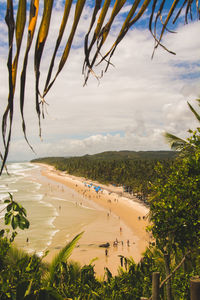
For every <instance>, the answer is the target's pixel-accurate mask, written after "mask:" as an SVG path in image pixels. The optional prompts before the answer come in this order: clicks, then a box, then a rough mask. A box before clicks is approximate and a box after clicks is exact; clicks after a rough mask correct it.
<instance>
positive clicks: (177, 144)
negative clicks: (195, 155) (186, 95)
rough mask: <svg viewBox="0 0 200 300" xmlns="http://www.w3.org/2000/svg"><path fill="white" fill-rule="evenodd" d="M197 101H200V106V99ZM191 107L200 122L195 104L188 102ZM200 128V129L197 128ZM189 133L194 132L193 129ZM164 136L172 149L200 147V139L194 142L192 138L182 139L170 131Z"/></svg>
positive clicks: (199, 115)
mask: <svg viewBox="0 0 200 300" xmlns="http://www.w3.org/2000/svg"><path fill="white" fill-rule="evenodd" d="M196 101H197V102H198V106H199V107H200V99H196ZM187 104H188V106H189V109H190V110H191V112H192V113H193V115H194V116H195V118H196V119H197V121H198V122H199V123H200V114H199V113H198V112H197V111H196V110H195V109H194V108H193V106H192V105H191V104H190V103H189V102H187ZM197 130H198V129H197ZM189 133H192V130H189ZM164 137H165V139H166V140H167V142H168V143H169V144H170V146H171V149H174V150H182V149H183V148H185V147H187V146H188V147H189V148H191V147H192V148H194V147H197V146H198V147H199V146H200V141H194V142H192V141H191V140H188V139H186V140H184V139H181V138H179V137H177V136H175V135H173V134H171V133H169V132H165V133H164Z"/></svg>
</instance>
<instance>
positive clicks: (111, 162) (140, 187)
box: [32, 151, 177, 202]
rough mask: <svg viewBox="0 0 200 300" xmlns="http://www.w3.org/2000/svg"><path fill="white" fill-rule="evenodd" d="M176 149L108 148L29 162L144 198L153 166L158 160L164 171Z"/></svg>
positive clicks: (148, 188)
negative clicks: (117, 187)
mask: <svg viewBox="0 0 200 300" xmlns="http://www.w3.org/2000/svg"><path fill="white" fill-rule="evenodd" d="M176 155H177V153H176V152H175V151H139V152H135V151H108V152H103V153H98V154H94V155H84V156H80V157H68V158H66V157H46V158H40V159H36V160H32V162H39V163H46V164H50V165H53V166H54V167H55V168H56V169H57V170H60V171H64V172H66V173H68V174H71V175H75V176H80V177H85V178H86V179H89V180H96V181H98V182H100V183H105V184H114V185H116V186H123V187H124V191H125V192H129V193H132V194H135V195H136V196H137V197H138V198H140V199H141V200H143V201H145V202H146V201H147V198H148V194H149V193H150V191H151V183H153V182H155V180H156V178H157V173H156V171H155V166H156V165H157V164H158V163H160V164H162V165H163V166H164V168H165V170H166V173H167V172H168V170H169V167H170V165H171V164H173V161H174V159H175V157H176Z"/></svg>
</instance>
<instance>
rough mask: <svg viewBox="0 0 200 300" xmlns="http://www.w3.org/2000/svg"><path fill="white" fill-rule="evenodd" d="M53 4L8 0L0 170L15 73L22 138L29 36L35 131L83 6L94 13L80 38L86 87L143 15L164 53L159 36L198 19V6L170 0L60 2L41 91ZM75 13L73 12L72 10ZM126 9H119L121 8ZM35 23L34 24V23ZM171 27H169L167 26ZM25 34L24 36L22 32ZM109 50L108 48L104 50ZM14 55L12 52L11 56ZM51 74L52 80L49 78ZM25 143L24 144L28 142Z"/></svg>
mask: <svg viewBox="0 0 200 300" xmlns="http://www.w3.org/2000/svg"><path fill="white" fill-rule="evenodd" d="M56 2H58V1H53V0H44V2H43V3H42V4H41V2H39V0H31V1H30V2H29V1H26V0H19V1H18V4H16V5H14V3H13V1H12V0H7V11H6V16H5V22H6V24H7V27H8V59H7V66H8V74H9V93H8V103H7V107H6V109H5V112H4V115H3V118H2V138H3V144H4V149H3V151H2V154H1V157H2V167H1V171H0V173H1V172H2V170H3V167H4V165H5V162H6V159H7V156H8V151H9V145H10V140H11V132H12V122H13V114H14V95H15V87H16V78H17V72H18V71H19V72H21V76H20V110H21V117H22V129H23V132H24V136H25V139H26V140H27V137H26V124H25V119H24V102H25V86H26V72H27V65H28V57H29V51H30V49H31V47H33V46H32V44H33V40H34V35H36V42H35V52H34V53H35V54H34V69H35V98H36V100H35V101H36V112H37V114H38V119H39V127H41V126H40V119H41V116H44V111H43V107H44V104H45V96H46V95H47V93H48V92H49V90H50V89H51V87H52V86H53V84H54V82H55V80H56V78H57V77H58V75H59V73H60V72H61V71H62V69H63V67H64V65H65V63H66V61H67V59H68V57H69V53H70V50H71V49H72V47H73V41H74V38H75V35H76V33H77V26H78V24H79V22H80V19H81V17H82V15H83V10H84V8H85V7H87V6H90V7H91V6H92V8H93V13H92V15H91V19H90V24H89V28H88V32H87V34H86V35H85V37H84V39H83V45H84V53H85V59H84V62H83V74H84V82H85V84H86V83H87V80H88V78H89V75H90V74H93V75H95V76H96V77H97V78H99V76H97V75H96V74H95V66H96V65H98V64H100V63H102V62H105V64H106V66H105V70H104V71H107V69H108V67H109V65H110V64H111V58H112V56H113V55H114V53H115V50H116V48H117V46H118V45H119V43H120V42H121V41H122V40H123V38H124V37H125V36H126V34H127V33H128V31H129V30H130V29H131V28H132V27H134V26H135V24H137V22H138V21H139V20H141V19H142V18H144V16H147V18H148V25H147V26H148V27H149V30H150V32H151V34H152V36H153V38H154V40H155V46H154V50H155V49H156V48H157V47H158V46H161V47H163V48H164V49H165V50H167V51H169V52H170V53H173V54H174V52H172V51H171V50H169V49H167V48H166V47H165V45H163V43H162V38H163V35H164V33H165V32H166V31H171V32H172V29H173V27H174V24H175V23H176V22H177V20H178V19H180V18H181V16H182V14H185V23H187V22H188V20H189V19H192V18H193V17H194V16H195V18H197V19H199V4H198V1H194V0H185V1H183V2H182V1H180V0H174V1H172V2H170V4H169V1H166V0H143V1H142V0H134V1H128V0H115V1H111V0H105V1H102V0H96V1H94V4H91V1H86V0H77V1H74V2H73V1H72V0H66V1H65V3H63V4H62V5H63V16H62V20H61V22H60V28H59V32H58V33H57V38H55V40H54V41H51V42H52V45H53V44H54V45H53V47H54V51H53V54H52V58H51V60H50V61H49V69H48V71H47V75H46V82H45V85H44V88H43V89H42V88H41V87H40V71H41V70H40V64H41V60H42V58H43V50H44V48H45V44H46V41H47V39H48V33H49V30H51V29H50V24H51V16H52V14H53V13H54V9H55V4H56ZM74 6H75V9H74V10H73V9H72V8H74ZM124 8H126V9H125V10H124V11H125V12H124V11H123V9H124ZM27 10H29V21H28V24H27ZM120 14H122V18H121V29H120V30H119V32H116V37H115V41H114V43H113V45H112V46H111V47H110V48H108V49H107V50H104V53H102V49H103V47H104V49H106V41H107V38H108V36H109V34H110V33H111V32H112V31H113V28H115V27H114V26H115V21H116V19H117V17H118V16H119V15H120ZM71 15H73V22H72V24H71V25H70V27H71V28H68V30H69V36H68V37H66V36H65V34H64V33H65V29H66V26H68V23H69V17H70V16H71ZM38 22H40V24H39V26H37V23H38ZM168 27H170V28H168ZM25 31H27V35H24V32H25ZM24 39H27V42H26V43H27V44H26V50H25V54H24V58H23V65H22V69H21V70H18V62H19V58H20V54H21V51H20V50H21V45H22V41H23V40H24ZM61 41H63V42H64V45H65V46H64V47H60V45H61ZM107 47H109V46H107ZM14 52H15V53H14ZM56 57H57V58H58V60H59V63H58V68H57V69H56V70H54V69H55V65H54V63H55V58H56ZM53 70H54V71H55V76H54V77H53V76H52V74H53V73H52V72H53ZM27 142H28V140H27Z"/></svg>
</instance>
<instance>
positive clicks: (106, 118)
mask: <svg viewBox="0 0 200 300" xmlns="http://www.w3.org/2000/svg"><path fill="white" fill-rule="evenodd" d="M61 2H62V1H57V2H56V3H57V4H56V9H55V10H54V13H53V15H52V23H51V29H50V34H49V41H48V43H47V45H46V47H45V51H44V55H43V58H42V65H41V85H40V87H41V89H42V88H43V85H44V79H45V76H46V75H47V70H48V64H49V62H50V60H51V55H52V51H53V41H55V37H56V32H57V31H58V30H59V21H60V18H61V16H62V14H61V10H62V9H61V7H62V6H61ZM2 5H3V1H2V0H0V6H1V7H3V6H2ZM128 8H129V6H128V5H127V6H125V7H124V8H123V10H122V14H121V15H120V16H119V17H118V18H117V20H116V23H115V27H114V30H113V32H112V34H111V36H110V38H109V41H108V45H107V47H106V48H105V51H106V49H107V50H108V49H109V45H111V43H112V41H113V39H114V37H115V36H116V35H115V34H116V32H117V31H118V30H119V26H120V22H121V20H122V19H123V13H125V12H126V11H127V9H128ZM3 13H4V10H3V9H1V13H0V14H1V15H0V41H1V43H0V82H1V89H0V99H1V106H0V116H2V114H3V111H4V109H5V107H6V102H7V96H8V83H7V81H8V75H7V69H6V60H7V51H8V50H7V28H6V25H5V23H4V20H3ZM90 16H91V7H90V6H87V7H86V8H85V10H84V13H83V17H82V19H81V22H80V24H79V26H78V34H77V36H76V38H75V43H74V46H73V49H72V51H71V52H70V56H69V60H68V62H67V63H66V65H65V67H64V69H63V70H62V72H61V73H60V74H59V76H58V78H57V80H56V82H55V84H54V86H53V87H52V89H51V90H50V92H49V94H48V95H47V96H46V101H47V103H48V105H46V111H45V119H44V120H42V139H40V137H39V135H38V132H39V128H38V122H37V115H36V112H35V93H34V85H35V83H34V76H35V75H34V66H33V55H34V54H33V49H34V47H32V48H33V49H32V52H31V53H30V58H29V66H28V74H27V86H26V96H25V97H26V99H25V100H26V103H25V119H26V122H27V136H28V139H29V142H30V143H31V145H32V146H33V148H34V150H35V153H33V152H32V151H31V149H30V148H29V146H28V145H27V143H26V142H25V140H24V137H23V133H22V129H21V118H20V113H19V77H18V83H17V87H16V95H15V116H14V124H13V132H12V141H11V146H10V153H9V157H8V159H9V160H18V161H20V160H31V159H34V158H37V157H43V156H77V155H85V154H94V153H99V152H103V151H109V150H117V151H118V150H134V151H140V150H142V151H145V150H169V149H170V147H169V145H168V144H167V143H166V141H165V140H164V138H163V133H164V132H165V131H167V132H170V133H173V134H175V135H177V136H180V137H182V138H186V137H187V136H188V135H187V130H188V129H189V128H191V129H195V128H196V127H197V125H198V123H197V122H196V120H195V119H194V117H193V115H192V113H191V112H190V110H189V109H188V106H187V101H189V102H190V103H191V104H192V105H194V107H196V103H195V99H196V98H197V97H200V75H199V74H200V72H199V71H200V52H199V49H200V40H199V38H198V36H199V31H200V22H197V21H194V22H192V23H189V24H187V25H184V24H182V23H179V24H178V27H177V28H176V31H177V33H166V34H165V36H164V39H163V42H164V44H165V45H166V46H167V47H168V48H169V49H170V50H172V51H174V52H176V55H172V54H170V53H168V52H166V51H164V50H163V49H162V48H158V49H157V51H156V52H155V55H154V58H153V59H151V55H152V52H153V47H154V40H153V38H152V36H151V34H150V33H149V31H148V29H147V28H145V27H144V25H143V24H144V23H145V20H146V19H147V18H148V14H146V15H145V16H144V18H143V20H142V22H140V23H139V24H138V25H137V26H136V27H134V29H132V30H131V31H129V33H128V34H127V36H126V37H125V38H124V40H123V41H122V42H121V44H119V46H118V48H117V50H116V52H115V55H114V56H113V58H112V63H113V65H114V66H110V67H109V69H108V71H107V72H106V73H105V74H104V76H103V77H102V78H101V79H100V80H99V81H98V80H97V79H96V78H95V77H94V76H90V78H89V80H88V83H87V86H84V87H83V83H84V77H83V75H82V64H83V61H84V51H83V37H84V34H85V32H87V29H88V26H89V18H90ZM24 48H25V44H24V45H22V58H23V49H24ZM20 66H21V61H20V63H19V67H20ZM102 69H103V65H102V66H99V67H98V68H96V69H95V71H96V72H97V74H100V73H101V70H102ZM19 70H20V69H19ZM19 74H20V72H19ZM19 74H18V75H19ZM0 147H1V149H2V143H0Z"/></svg>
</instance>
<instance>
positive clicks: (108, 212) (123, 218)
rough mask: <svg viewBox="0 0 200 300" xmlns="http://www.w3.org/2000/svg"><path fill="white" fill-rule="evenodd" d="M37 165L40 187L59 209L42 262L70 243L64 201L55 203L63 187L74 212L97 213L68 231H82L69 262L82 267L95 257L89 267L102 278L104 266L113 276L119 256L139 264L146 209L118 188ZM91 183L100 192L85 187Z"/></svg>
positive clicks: (144, 239) (144, 243)
mask: <svg viewBox="0 0 200 300" xmlns="http://www.w3.org/2000/svg"><path fill="white" fill-rule="evenodd" d="M38 165H39V166H40V176H41V178H40V180H41V179H42V180H43V181H44V182H43V184H44V183H46V185H48V188H49V193H50V192H51V193H55V194H56V195H57V201H56V200H55V201H54V203H52V204H53V205H54V206H57V208H58V210H59V214H58V216H57V217H56V219H55V221H54V225H55V228H56V229H57V230H58V231H57V233H56V234H55V235H54V237H53V239H52V241H51V244H50V245H49V247H48V250H49V254H48V255H47V257H46V258H45V260H46V261H48V262H50V261H51V259H52V258H53V256H54V255H55V254H56V253H57V252H58V251H59V250H60V249H61V248H62V247H64V246H65V245H66V242H68V241H69V240H71V237H70V239H69V234H68V232H69V228H66V224H65V223H66V209H67V207H66V204H65V201H62V202H61V201H59V195H61V194H62V197H63V196H64V195H65V190H64V188H63V187H67V188H68V189H70V191H71V192H72V197H74V201H75V202H74V203H75V205H76V206H77V211H78V209H81V207H88V208H90V209H96V211H97V213H96V215H95V219H93V220H91V221H90V222H89V221H88V223H87V224H81V220H80V228H72V230H73V231H74V233H76V234H78V233H80V232H81V231H84V234H83V236H82V237H81V239H80V240H79V242H78V244H77V247H76V248H75V249H74V250H73V252H72V255H71V256H70V259H72V260H75V261H79V262H80V264H81V265H83V264H89V263H90V262H91V260H92V259H94V258H97V259H96V260H95V261H94V262H93V264H94V265H95V267H94V269H95V272H96V275H97V276H98V277H102V276H103V274H104V270H105V267H107V268H108V269H109V270H110V271H111V272H112V274H113V275H115V274H117V270H118V267H119V266H120V256H125V257H132V258H133V259H134V261H135V262H139V260H140V259H141V254H142V253H143V252H144V250H145V248H146V246H147V245H148V243H149V239H150V238H149V234H148V233H147V232H146V230H145V228H146V226H147V225H148V222H147V220H146V218H145V216H147V214H148V211H149V210H148V208H147V207H145V206H144V205H143V204H141V203H139V202H138V200H137V199H136V198H134V197H133V196H132V197H131V199H130V198H128V197H127V196H128V194H127V193H123V189H122V187H115V186H113V185H102V184H99V183H97V182H94V181H92V182H91V181H88V180H86V179H84V178H80V177H76V176H72V175H69V174H66V173H64V172H60V171H57V170H55V169H54V168H53V167H52V166H49V165H45V164H38ZM91 183H92V184H93V185H96V186H97V185H98V186H100V187H101V189H102V190H101V191H98V192H96V191H95V190H94V188H93V186H90V187H88V185H90V184H91ZM47 193H48V192H47ZM47 196H48V195H47ZM98 212H99V213H98ZM74 236H75V235H74ZM104 243H109V244H110V247H109V248H107V250H108V252H107V253H106V252H105V249H106V248H103V247H99V245H101V244H104ZM106 254H107V255H106Z"/></svg>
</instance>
